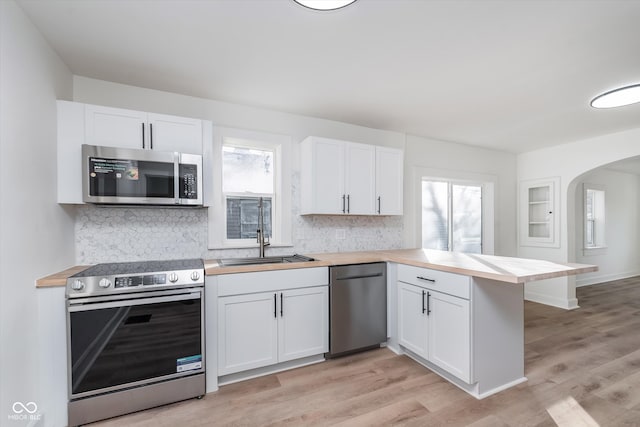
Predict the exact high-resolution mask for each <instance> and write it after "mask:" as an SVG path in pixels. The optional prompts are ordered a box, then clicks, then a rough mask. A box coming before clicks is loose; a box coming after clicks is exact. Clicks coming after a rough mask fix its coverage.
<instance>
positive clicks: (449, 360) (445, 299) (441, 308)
mask: <svg viewBox="0 0 640 427" xmlns="http://www.w3.org/2000/svg"><path fill="white" fill-rule="evenodd" d="M428 292H429V294H428V297H429V298H428V307H429V311H430V313H429V332H428V334H429V357H428V358H427V359H428V360H429V361H430V362H431V363H434V364H436V365H438V366H439V367H441V368H442V369H444V370H445V371H447V372H450V373H452V374H453V375H455V376H456V377H458V378H460V379H461V380H463V381H465V382H467V383H468V382H470V368H471V341H470V340H471V336H470V315H469V301H468V300H464V299H462V298H457V297H453V296H450V295H445V294H441V293H440V292H433V291H428Z"/></svg>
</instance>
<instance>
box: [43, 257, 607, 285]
mask: <svg viewBox="0 0 640 427" xmlns="http://www.w3.org/2000/svg"><path fill="white" fill-rule="evenodd" d="M308 256H310V257H312V258H314V259H315V261H309V262H299V263H285V264H262V265H260V264H258V265H242V266H226V267H225V266H221V265H219V264H218V262H217V260H215V259H212V260H205V261H204V268H205V273H206V274H207V275H220V274H233V273H247V272H256V271H273V270H289V269H294V268H310V267H328V266H334V265H347V264H361V263H369V262H379V261H383V262H395V263H398V264H408V265H413V266H416V267H425V268H431V269H434V270H440V271H448V272H450V273H456V274H463V275H466V276H473V277H482V278H485V279H491V280H497V281H501V282H507V283H526V282H533V281H536V280H543V279H551V278H554V277H563V276H569V275H575V274H582V273H589V272H592V271H597V270H598V267H597V266H595V265H587V264H567V263H558V262H553V261H545V260H536V259H525V258H514V257H504V256H495V255H480V254H467V253H459V252H446V251H437V250H432V249H398V250H381V251H363V252H335V253H320V254H310V255H308ZM87 267H88V266H75V267H71V268H68V269H66V270H64V271H61V272H59V273H55V274H52V275H50V276H47V277H43V278H42V279H38V280H37V281H36V287H38V288H45V287H52V286H65V285H66V281H67V278H68V277H69V276H71V275H73V274H75V273H77V272H79V271H82V270H84V269H85V268H87Z"/></svg>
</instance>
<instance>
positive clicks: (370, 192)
mask: <svg viewBox="0 0 640 427" xmlns="http://www.w3.org/2000/svg"><path fill="white" fill-rule="evenodd" d="M345 166H346V169H345V192H346V194H347V213H349V214H353V215H373V214H374V212H375V209H374V206H375V168H376V151H375V147H374V146H372V145H366V144H355V143H348V144H346V157H345Z"/></svg>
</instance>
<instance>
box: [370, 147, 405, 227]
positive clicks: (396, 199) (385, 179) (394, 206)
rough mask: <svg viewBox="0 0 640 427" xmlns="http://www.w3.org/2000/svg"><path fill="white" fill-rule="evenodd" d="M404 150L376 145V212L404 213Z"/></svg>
mask: <svg viewBox="0 0 640 427" xmlns="http://www.w3.org/2000/svg"><path fill="white" fill-rule="evenodd" d="M403 171H404V152H403V151H402V150H398V149H395V148H387V147H376V213H377V214H379V215H402V203H403V194H402V193H403V185H402V183H403V180H404V176H403Z"/></svg>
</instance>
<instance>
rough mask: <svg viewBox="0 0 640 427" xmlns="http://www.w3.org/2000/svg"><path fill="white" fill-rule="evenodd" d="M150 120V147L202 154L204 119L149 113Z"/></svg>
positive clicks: (159, 149)
mask: <svg viewBox="0 0 640 427" xmlns="http://www.w3.org/2000/svg"><path fill="white" fill-rule="evenodd" d="M148 122H149V148H151V149H153V150H158V151H178V152H181V153H190V154H202V120H198V119H190V118H187V117H176V116H167V115H164V114H153V113H149V115H148Z"/></svg>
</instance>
